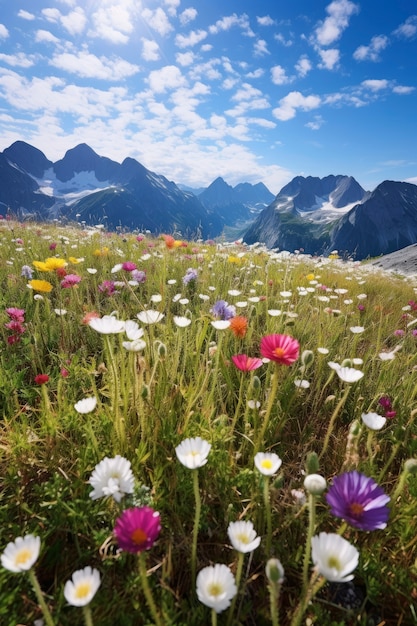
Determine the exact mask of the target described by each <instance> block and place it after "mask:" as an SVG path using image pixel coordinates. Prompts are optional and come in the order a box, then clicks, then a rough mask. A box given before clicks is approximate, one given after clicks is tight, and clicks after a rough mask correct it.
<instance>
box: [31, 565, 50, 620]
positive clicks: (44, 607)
mask: <svg viewBox="0 0 417 626" xmlns="http://www.w3.org/2000/svg"><path fill="white" fill-rule="evenodd" d="M28 576H29V580H30V582H31V585H32V587H33V590H34V592H35V594H36V597H37V600H38V602H39V605H40V607H41V609H42V613H43V616H44V618H45V622H46V624H47V626H54V620H53V619H52V615H51V613H50V611H49V609H48V606H47V604H46V602H45V598H44V597H43V593H42V589H41V587H40V585H39V582H38V579H37V577H36V574H35V572H34V571H33V569H30V570H28Z"/></svg>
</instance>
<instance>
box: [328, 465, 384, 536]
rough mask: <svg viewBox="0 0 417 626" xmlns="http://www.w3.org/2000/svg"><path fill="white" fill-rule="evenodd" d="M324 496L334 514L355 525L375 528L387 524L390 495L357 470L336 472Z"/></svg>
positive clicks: (364, 528)
mask: <svg viewBox="0 0 417 626" xmlns="http://www.w3.org/2000/svg"><path fill="white" fill-rule="evenodd" d="M326 500H327V503H328V504H329V505H330V508H331V512H332V514H333V515H335V516H336V517H340V518H342V519H344V520H345V521H346V522H348V523H349V524H351V526H354V527H355V528H359V529H360V530H376V529H377V528H380V529H382V528H385V527H386V525H387V520H388V517H389V509H388V507H387V506H386V505H387V503H388V502H389V500H390V497H389V496H387V495H386V494H385V492H384V491H383V489H382V488H381V487H380V486H379V485H378V484H377V483H376V482H375V481H374V480H373V478H368V476H365V475H364V474H360V473H359V472H357V471H356V470H353V471H352V472H346V473H345V474H341V475H340V476H336V477H335V478H334V479H333V484H332V486H331V487H330V489H329V491H328V492H327V495H326Z"/></svg>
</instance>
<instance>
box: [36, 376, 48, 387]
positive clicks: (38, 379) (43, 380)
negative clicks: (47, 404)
mask: <svg viewBox="0 0 417 626" xmlns="http://www.w3.org/2000/svg"><path fill="white" fill-rule="evenodd" d="M48 381H49V376H48V374H37V375H36V376H35V383H36V384H37V385H45V383H47V382H48Z"/></svg>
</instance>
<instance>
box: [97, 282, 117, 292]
mask: <svg viewBox="0 0 417 626" xmlns="http://www.w3.org/2000/svg"><path fill="white" fill-rule="evenodd" d="M98 290H99V291H100V292H101V293H104V294H105V295H106V296H112V295H113V294H114V292H115V291H116V286H115V284H114V281H113V280H103V282H102V283H101V284H100V285H99V286H98Z"/></svg>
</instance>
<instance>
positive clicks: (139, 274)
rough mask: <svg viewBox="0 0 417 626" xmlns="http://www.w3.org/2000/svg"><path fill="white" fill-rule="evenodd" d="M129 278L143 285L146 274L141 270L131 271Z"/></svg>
mask: <svg viewBox="0 0 417 626" xmlns="http://www.w3.org/2000/svg"><path fill="white" fill-rule="evenodd" d="M130 277H131V279H132V280H135V281H136V282H137V283H144V282H145V281H146V274H145V272H143V271H142V270H133V271H132V273H131V274H130Z"/></svg>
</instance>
